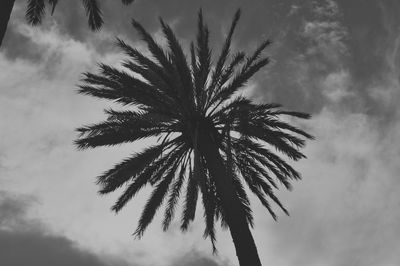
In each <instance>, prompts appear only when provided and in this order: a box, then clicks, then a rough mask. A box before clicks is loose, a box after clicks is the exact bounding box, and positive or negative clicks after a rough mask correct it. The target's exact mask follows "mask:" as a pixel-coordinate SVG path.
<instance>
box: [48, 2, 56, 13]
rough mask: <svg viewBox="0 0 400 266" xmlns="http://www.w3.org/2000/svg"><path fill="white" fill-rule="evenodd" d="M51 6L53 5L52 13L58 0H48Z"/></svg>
mask: <svg viewBox="0 0 400 266" xmlns="http://www.w3.org/2000/svg"><path fill="white" fill-rule="evenodd" d="M48 2H49V4H50V6H51V15H53V13H54V9H55V8H56V5H57V4H58V0H48Z"/></svg>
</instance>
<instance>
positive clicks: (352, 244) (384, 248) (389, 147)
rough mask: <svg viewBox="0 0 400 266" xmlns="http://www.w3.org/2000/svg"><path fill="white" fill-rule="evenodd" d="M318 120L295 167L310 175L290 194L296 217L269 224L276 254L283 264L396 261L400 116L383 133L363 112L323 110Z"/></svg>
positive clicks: (389, 262)
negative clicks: (303, 157) (312, 140)
mask: <svg viewBox="0 0 400 266" xmlns="http://www.w3.org/2000/svg"><path fill="white" fill-rule="evenodd" d="M312 124H313V126H312V129H311V131H312V132H314V134H316V135H317V139H318V143H313V144H311V145H309V148H308V150H307V154H308V155H309V160H307V161H304V162H301V163H300V164H298V166H297V167H298V168H299V169H300V170H301V172H302V173H303V176H304V180H303V181H302V182H301V184H296V186H295V190H294V192H292V193H291V194H290V195H288V196H289V199H288V200H287V201H286V202H287V203H288V205H289V206H290V207H289V209H290V210H291V216H290V217H289V218H286V219H281V220H280V221H279V222H278V223H277V224H276V225H273V226H272V227H271V229H270V230H271V231H270V236H271V235H272V236H273V237H274V239H273V241H272V243H275V244H272V247H273V251H272V252H271V254H274V252H278V254H281V255H282V256H284V257H285V260H284V263H282V265H311V266H312V265H315V266H317V265H327V266H330V265H332V266H333V265H335V266H338V265H339V266H340V265H343V266H345V265H396V264H397V262H398V258H399V257H398V254H399V251H400V245H399V244H398V236H399V234H400V228H399V227H398V226H397V225H396V224H397V221H399V219H400V210H399V208H398V206H399V204H400V198H399V197H398V195H399V194H400V181H399V179H398V178H397V177H398V174H397V173H398V172H399V170H400V166H399V165H398V161H399V160H400V151H399V148H398V147H397V146H393V143H395V142H396V140H397V139H398V138H399V137H400V134H399V132H400V131H399V128H400V123H396V125H395V126H394V127H393V128H391V129H390V131H389V132H387V133H386V134H385V135H384V136H382V134H381V132H380V128H379V124H378V123H375V122H374V120H373V119H370V118H369V117H368V116H366V115H365V114H359V113H358V114H357V113H354V114H344V113H341V112H340V111H338V110H335V111H333V110H327V109H325V110H324V111H322V112H321V113H320V114H319V115H317V116H316V117H315V118H314V120H313V122H312ZM283 250H284V251H283ZM278 257H279V256H278ZM275 265H280V264H275Z"/></svg>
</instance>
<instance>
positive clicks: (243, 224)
mask: <svg viewBox="0 0 400 266" xmlns="http://www.w3.org/2000/svg"><path fill="white" fill-rule="evenodd" d="M198 140H199V143H198V144H199V150H200V152H201V153H202V155H203V156H204V158H205V160H206V164H207V168H208V169H209V171H210V174H211V175H212V176H213V177H214V179H215V184H216V189H217V193H218V195H219V196H220V198H221V201H222V205H223V208H224V210H225V212H226V216H227V217H226V218H227V223H228V226H229V230H230V232H231V236H232V239H233V243H234V245H235V249H236V256H237V257H238V260H239V264H240V266H261V262H260V259H259V257H258V253H257V247H256V245H255V243H254V239H253V236H252V234H251V232H250V228H249V225H248V223H247V221H246V216H245V213H244V211H243V209H242V207H241V204H240V201H239V199H238V198H237V195H236V193H235V189H234V184H233V182H232V178H230V177H229V176H228V175H227V174H226V171H225V166H224V163H223V159H222V157H221V155H220V153H219V151H218V148H217V146H216V144H215V141H214V140H213V138H212V136H211V135H210V134H209V133H208V134H207V133H206V131H203V132H199V139H198Z"/></svg>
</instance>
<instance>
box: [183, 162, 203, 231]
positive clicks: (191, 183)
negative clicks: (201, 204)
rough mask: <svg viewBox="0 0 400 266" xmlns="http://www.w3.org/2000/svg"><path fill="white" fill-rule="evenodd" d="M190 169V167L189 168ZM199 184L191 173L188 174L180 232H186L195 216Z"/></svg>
mask: <svg viewBox="0 0 400 266" xmlns="http://www.w3.org/2000/svg"><path fill="white" fill-rule="evenodd" d="M189 168H190V169H191V168H192V167H191V166H190V167H189ZM198 189H199V184H198V180H197V179H196V178H194V177H193V171H192V170H190V172H189V179H188V184H187V188H186V198H185V204H184V207H183V212H182V218H181V230H182V231H186V230H187V229H188V226H189V223H190V222H191V221H193V220H194V217H195V214H196V205H197V198H198V193H199V192H198Z"/></svg>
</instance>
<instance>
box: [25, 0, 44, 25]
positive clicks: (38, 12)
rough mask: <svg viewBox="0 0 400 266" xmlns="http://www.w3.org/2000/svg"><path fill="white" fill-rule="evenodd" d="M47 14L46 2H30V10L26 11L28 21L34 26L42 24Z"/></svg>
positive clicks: (39, 0)
mask: <svg viewBox="0 0 400 266" xmlns="http://www.w3.org/2000/svg"><path fill="white" fill-rule="evenodd" d="M45 13H46V9H45V3H44V0H28V8H27V9H26V13H25V17H26V20H27V21H28V22H29V23H30V24H32V25H38V24H40V23H42V19H43V16H44V14H45Z"/></svg>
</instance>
